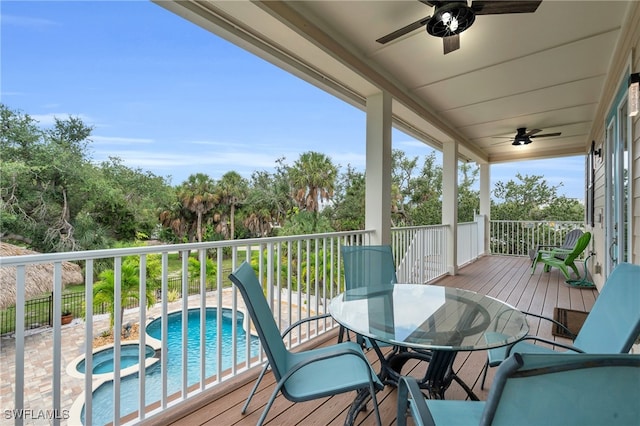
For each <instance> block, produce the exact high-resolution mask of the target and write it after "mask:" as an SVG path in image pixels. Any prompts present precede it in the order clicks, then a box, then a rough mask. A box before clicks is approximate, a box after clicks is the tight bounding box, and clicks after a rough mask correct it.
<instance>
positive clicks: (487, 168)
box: [480, 163, 491, 254]
mask: <svg viewBox="0 0 640 426" xmlns="http://www.w3.org/2000/svg"><path fill="white" fill-rule="evenodd" d="M480 214H481V215H482V216H483V217H484V254H491V245H490V244H489V243H490V237H491V165H490V164H488V163H483V164H480Z"/></svg>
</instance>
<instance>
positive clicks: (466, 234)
mask: <svg viewBox="0 0 640 426" xmlns="http://www.w3.org/2000/svg"><path fill="white" fill-rule="evenodd" d="M480 229H481V227H480V225H479V222H478V221H476V222H465V223H459V224H458V244H457V247H456V249H457V257H458V266H463V265H466V264H467V263H469V262H473V261H474V260H476V259H477V258H478V257H479V256H480V255H481V254H482V252H481V247H480V241H484V239H483V238H482V237H481V235H480V232H479V231H480Z"/></svg>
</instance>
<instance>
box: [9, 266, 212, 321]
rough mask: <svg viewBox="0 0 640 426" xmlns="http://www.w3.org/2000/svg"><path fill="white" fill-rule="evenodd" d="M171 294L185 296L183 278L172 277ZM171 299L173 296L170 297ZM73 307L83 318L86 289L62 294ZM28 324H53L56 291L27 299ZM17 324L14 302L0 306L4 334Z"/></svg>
mask: <svg viewBox="0 0 640 426" xmlns="http://www.w3.org/2000/svg"><path fill="white" fill-rule="evenodd" d="M206 289H207V291H211V290H214V289H215V284H213V283H211V284H210V283H207V286H206ZM187 293H188V295H192V294H199V293H200V280H199V279H193V280H189V282H188V285H187ZM168 297H169V298H170V299H171V298H174V297H175V298H176V299H180V298H182V279H181V278H169V280H168ZM157 299H158V301H160V300H161V299H162V294H161V292H160V291H158V297H157ZM170 301H171V300H170ZM137 307H138V301H137V300H135V299H130V300H128V301H127V302H126V303H125V309H130V308H137ZM65 311H70V312H71V314H72V315H73V317H74V318H83V317H84V312H85V297H84V292H78V293H64V294H63V295H62V312H63V313H64V312H65ZM108 312H109V311H108V306H107V304H105V303H103V304H101V305H99V306H94V308H93V313H94V315H100V314H106V313H108ZM24 324H25V329H27V330H29V329H34V328H40V327H52V326H53V293H51V294H50V295H48V296H44V297H39V298H37V299H31V300H27V301H26V302H25V306H24ZM15 328H16V308H15V306H12V307H10V308H8V309H4V310H0V334H8V333H12V332H14V331H15Z"/></svg>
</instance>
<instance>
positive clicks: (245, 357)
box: [0, 223, 479, 425]
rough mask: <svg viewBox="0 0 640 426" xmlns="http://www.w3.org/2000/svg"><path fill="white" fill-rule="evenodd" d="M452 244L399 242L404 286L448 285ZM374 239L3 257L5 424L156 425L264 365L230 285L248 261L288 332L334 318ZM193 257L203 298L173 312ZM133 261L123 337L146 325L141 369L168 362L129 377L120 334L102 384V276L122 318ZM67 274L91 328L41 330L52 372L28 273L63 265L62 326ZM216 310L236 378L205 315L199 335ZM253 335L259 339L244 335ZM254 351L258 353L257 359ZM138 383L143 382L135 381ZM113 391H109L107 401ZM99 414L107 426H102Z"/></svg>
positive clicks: (308, 333) (315, 330) (441, 234)
mask: <svg viewBox="0 0 640 426" xmlns="http://www.w3.org/2000/svg"><path fill="white" fill-rule="evenodd" d="M460 229H461V230H462V231H461V232H460V231H459V232H460V233H459V235H460V237H459V238H461V239H462V240H463V241H468V240H473V241H476V240H477V239H478V238H479V237H478V236H477V235H475V236H474V235H472V234H473V233H474V232H476V233H477V232H478V229H479V228H478V226H477V224H475V223H471V224H461V225H460ZM447 233H448V226H445V225H436V226H424V227H410V228H394V229H393V230H392V246H393V250H394V256H395V259H396V263H397V273H398V280H399V282H406V283H428V282H430V281H433V280H434V279H436V278H438V277H441V276H443V275H445V274H446V273H447V258H446V257H447ZM371 235H372V231H353V232H337V233H327V234H314V235H300V236H288V237H276V238H260V239H249V240H235V241H217V242H204V243H192V244H178V245H162V246H145V247H132V248H123V249H111V250H95V251H85V252H69V253H52V254H36V255H28V256H11V257H4V258H2V262H1V264H0V267H2V268H16V274H15V276H16V283H15V285H16V286H17V290H18V291H17V295H16V308H15V313H16V321H15V324H16V327H15V332H14V335H13V338H7V336H5V337H4V338H3V341H2V345H3V346H4V348H2V352H1V353H0V357H2V359H1V363H2V367H3V368H2V369H0V374H1V376H0V378H1V380H2V381H5V380H7V381H9V382H10V383H11V384H12V387H13V389H14V393H13V395H14V398H13V401H11V402H9V401H6V403H7V404H9V403H10V404H11V407H9V408H10V409H11V410H10V411H5V413H3V415H4V416H5V418H7V416H8V417H10V418H14V419H15V424H17V425H21V424H24V423H31V421H30V420H31V419H33V418H34V417H35V416H37V417H38V418H40V419H42V418H46V419H47V420H51V423H52V424H55V425H58V424H78V422H80V419H81V418H84V419H94V420H95V421H86V422H85V424H102V423H107V422H112V423H113V424H114V425H118V424H135V423H137V422H139V421H141V420H143V419H149V418H151V417H154V416H156V415H158V414H159V413H161V412H162V411H163V410H165V409H166V408H168V407H173V406H177V405H179V404H181V403H183V402H184V401H186V400H188V399H190V398H192V397H194V396H196V395H198V394H200V393H202V392H204V391H206V390H208V389H210V388H212V387H214V386H217V385H219V384H220V383H222V382H224V381H226V380H228V379H230V378H232V377H234V376H235V375H237V374H238V373H241V372H243V371H246V370H247V369H249V368H251V367H254V366H256V365H258V364H262V363H263V362H264V361H265V359H264V355H263V353H262V351H261V350H260V348H259V346H258V345H257V343H255V342H253V341H252V336H251V333H250V330H251V329H250V325H249V324H248V321H247V318H248V316H247V315H245V312H244V303H243V301H242V298H241V297H240V296H239V293H238V292H237V291H236V290H235V289H234V288H233V286H232V285H231V282H230V281H229V280H228V275H229V273H230V272H231V271H232V270H233V269H235V268H236V267H237V266H238V265H239V264H240V263H241V262H242V261H244V260H248V261H251V263H252V266H253V267H254V269H255V270H256V271H257V274H258V276H259V278H260V280H261V282H262V283H263V284H264V286H265V295H266V297H267V299H268V301H269V304H270V306H271V308H272V311H273V314H274V317H275V319H276V321H277V323H278V325H279V327H280V328H281V329H285V328H286V327H287V326H289V325H290V324H292V323H293V322H295V321H297V320H298V319H303V318H308V317H311V316H313V315H315V314H322V313H326V312H327V310H328V302H329V300H330V299H331V298H332V297H334V296H335V295H337V294H338V293H339V292H340V291H341V290H342V289H343V288H344V279H343V274H342V260H341V255H340V246H342V245H367V244H370V241H371ZM466 245H469V244H466ZM478 246H479V245H478V244H475V245H474V247H478ZM178 254H179V256H180V258H181V261H180V262H178V263H179V266H177V267H175V266H172V267H170V261H171V262H172V263H171V264H174V262H175V261H173V260H172V258H173V257H176V256H177V255H178ZM477 255H478V254H477V253H474V252H473V250H471V251H465V252H464V254H463V255H462V257H461V259H463V260H464V261H465V262H466V261H468V260H469V259H472V258H474V257H477ZM189 256H191V257H194V256H195V257H197V259H198V260H199V263H200V270H199V273H196V274H195V279H196V280H198V282H199V289H198V290H197V291H196V293H197V294H192V295H191V296H188V297H181V298H178V300H175V301H170V300H171V299H172V297H171V296H172V294H171V293H172V291H169V290H170V288H169V285H168V283H169V278H170V277H171V278H173V277H174V276H178V277H179V279H180V280H181V290H180V292H179V293H180V294H181V295H183V296H184V295H187V294H189V288H190V280H193V279H194V272H193V270H190V267H189V262H188V258H189ZM459 256H461V255H460V254H459ZM158 258H159V262H160V267H159V268H160V286H159V287H160V288H159V289H158V291H157V295H158V296H159V300H158V301H157V303H155V304H154V305H153V306H151V307H149V308H147V306H146V305H147V292H146V290H147V288H148V287H149V288H152V287H151V286H152V285H153V284H152V281H150V280H151V279H152V278H150V277H149V274H148V273H147V272H148V271H150V270H152V269H153V266H151V264H152V263H155V264H157V262H158ZM128 259H135V260H136V261H137V263H138V264H139V274H138V281H139V285H138V287H139V289H137V290H136V292H137V297H138V298H139V307H138V308H134V309H128V310H126V312H125V316H124V318H123V319H121V318H120V316H119V315H115V317H114V321H115V324H114V330H122V328H123V325H130V324H140V333H139V337H138V339H137V340H135V342H137V343H138V344H139V345H138V359H145V357H146V356H147V354H146V351H147V350H148V347H152V348H153V349H155V350H156V351H157V353H159V354H160V356H159V357H152V358H151V359H147V360H146V361H145V363H146V365H148V367H147V368H134V367H128V366H125V365H122V364H121V354H122V348H123V346H124V345H123V343H125V342H124V340H125V339H124V338H123V337H122V336H121V335H120V333H115V335H114V336H113V340H114V343H113V371H112V373H110V374H97V373H92V372H93V371H94V370H93V367H94V357H97V356H96V355H94V351H96V349H98V347H97V344H94V336H96V335H99V334H101V333H102V332H103V331H105V330H108V329H109V325H108V318H105V316H104V315H103V316H98V315H94V312H93V297H94V294H93V287H94V284H95V283H96V282H97V281H98V278H96V277H98V275H99V274H98V270H102V269H104V268H105V264H108V265H109V268H112V269H113V271H114V274H113V276H114V293H115V294H114V312H120V310H121V308H122V306H123V305H122V304H123V299H122V295H123V292H128V291H130V290H129V289H128V288H127V283H123V278H122V277H123V265H125V264H126V261H127V260H128ZM207 259H209V263H208V262H207ZM64 262H74V263H77V264H80V265H82V266H83V273H84V276H85V283H84V285H85V292H84V293H85V305H84V308H83V311H84V318H85V319H86V318H91V319H92V320H91V321H86V320H85V321H81V320H78V321H76V323H75V324H74V325H71V326H64V327H63V326H62V325H61V324H60V322H59V321H54V322H53V326H52V327H50V328H46V329H44V331H43V330H42V329H40V330H39V331H41V332H40V333H39V334H38V335H37V336H39V337H38V339H39V340H38V342H39V343H38V344H40V346H41V347H44V348H46V352H44V353H42V351H41V350H39V351H41V353H39V354H38V355H39V357H41V358H45V359H46V363H45V364H46V365H45V366H44V367H43V366H42V365H39V364H36V360H35V357H33V358H32V357H30V356H29V353H32V351H33V349H32V346H33V343H34V338H35V336H36V334H34V335H32V334H33V332H32V330H29V329H28V328H27V324H26V322H25V286H26V285H28V283H27V280H28V275H29V274H28V273H27V272H28V271H29V268H33V267H35V266H37V265H42V264H53V265H54V268H53V273H52V276H51V281H52V283H53V297H52V299H53V308H52V312H53V318H59V317H60V314H61V312H62V309H63V306H62V302H61V300H62V299H61V294H62V290H63V285H62V269H63V268H62V265H63V263H64ZM211 262H213V263H211ZM207 265H209V266H207ZM123 284H124V285H123ZM192 286H193V283H191V287H192ZM192 293H193V291H192ZM174 297H175V296H174ZM125 301H126V299H125ZM211 308H214V309H215V316H216V319H217V322H216V324H217V325H216V328H217V333H216V334H217V337H215V339H214V340H215V345H214V346H215V347H216V348H225V349H230V351H229V352H230V355H229V356H230V357H231V362H230V364H229V365H226V366H225V365H224V364H223V359H222V355H221V352H222V351H217V352H216V353H215V354H214V355H211V354H210V353H208V352H207V351H208V350H209V349H207V346H206V345H207V337H206V336H205V329H206V328H207V326H206V321H207V320H206V315H200V314H198V315H197V322H199V324H200V327H199V332H196V333H194V332H191V333H189V330H190V329H189V327H190V326H189V322H188V317H189V312H190V310H193V309H195V310H198V311H199V312H200V313H204V312H206V310H208V309H211ZM173 312H176V313H175V314H174V313H173ZM223 312H227V313H223ZM228 316H230V317H231V338H230V340H229V341H227V340H223V332H222V325H221V323H222V321H223V317H228ZM170 317H171V318H174V317H175V318H180V320H181V324H182V325H181V333H180V336H181V337H180V338H179V339H178V340H180V342H179V343H181V344H180V345H179V346H180V347H181V349H173V348H169V346H168V345H169V344H168V331H167V330H168V329H169V318H170ZM151 319H155V321H156V322H157V321H160V329H161V336H160V338H159V339H155V338H152V337H151V336H149V335H147V334H146V333H145V330H146V325H147V323H148V322H149V321H150V320H151ZM243 319H244V322H243V321H242V320H243ZM238 321H240V325H238ZM335 326H336V324H335V323H333V322H332V321H330V320H327V321H324V322H323V321H312V322H307V323H305V325H304V326H303V327H301V328H300V329H299V330H298V331H297V332H296V333H291V334H290V335H289V338H288V341H287V342H286V343H287V344H288V345H289V346H290V347H295V346H297V345H299V344H301V343H303V342H305V341H307V340H309V339H312V338H314V337H316V336H318V335H320V334H322V333H324V332H326V331H328V330H331V329H333V327H335ZM247 330H248V331H249V332H248V333H245V331H247ZM193 334H196V335H199V343H197V348H196V350H195V352H193V353H191V352H188V350H187V347H188V341H187V335H193ZM240 336H244V337H240ZM212 339H213V338H209V340H212ZM225 339H226V338H225ZM43 342H44V343H43ZM126 343H127V344H129V343H131V342H130V341H127V342H126ZM11 345H14V347H15V352H14V351H12V350H10V346H11ZM256 347H257V350H256V351H254V349H255V348H256ZM127 350H129V349H128V348H127ZM169 351H178V361H177V362H178V366H177V371H178V373H177V376H176V377H174V376H171V377H169V376H170V375H172V374H173V373H172V371H174V370H173V369H174V367H175V366H173V367H172V365H171V362H172V361H171V359H172V358H170V356H167V355H166V354H167V353H170V354H173V353H175V352H169ZM211 357H214V358H216V359H217V362H216V366H215V368H214V370H213V371H209V370H207V367H206V365H207V362H208V361H209V358H211ZM156 358H159V360H158V359H156ZM79 359H83V360H84V366H85V369H84V370H85V371H86V372H87V373H85V374H80V373H79V372H78V371H76V370H75V364H76V363H77V362H78V360H79ZM97 363H98V362H97V361H96V364H97ZM192 363H195V364H197V367H196V370H197V373H196V376H197V377H196V379H192V378H191V376H190V374H191V373H190V372H189V371H190V370H189V366H188V364H192ZM42 368H45V370H46V371H38V372H37V374H36V375H37V377H36V378H35V379H34V370H40V369H42ZM154 369H155V370H154ZM134 376H135V377H136V378H135V379H132V377H134ZM158 377H159V378H158ZM134 380H135V382H133V381H134ZM132 383H133V384H132ZM131 386H133V387H134V389H135V396H134V397H122V398H123V399H122V400H121V398H120V395H121V394H123V395H125V394H126V393H127V392H128V389H130V388H131ZM45 388H47V389H50V391H49V392H42V391H41V389H45ZM104 389H107V390H106V391H103V390H104ZM151 390H153V392H155V393H154V396H153V397H149V396H148V392H147V391H151ZM105 393H106V394H108V395H110V398H111V399H110V400H109V401H108V402H106V403H105V402H104V401H101V400H99V398H101V397H102V395H103V394H105ZM95 395H97V396H95ZM94 398H97V399H98V400H94ZM150 398H151V399H150ZM131 400H135V402H134V403H133V408H132V406H131V405H130V403H131V402H132V401H131ZM105 407H107V409H108V412H107V414H106V418H107V419H106V420H104V419H103V417H104V416H105V414H104V412H103V409H104V408H105ZM3 408H5V407H3ZM98 412H100V416H102V417H100V418H101V419H102V420H96V418H97V416H98V414H97V413H98ZM6 413H9V414H8V415H7V414H6Z"/></svg>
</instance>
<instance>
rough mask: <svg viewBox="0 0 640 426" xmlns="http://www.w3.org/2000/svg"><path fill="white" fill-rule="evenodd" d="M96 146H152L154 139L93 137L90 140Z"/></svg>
mask: <svg viewBox="0 0 640 426" xmlns="http://www.w3.org/2000/svg"><path fill="white" fill-rule="evenodd" d="M90 139H91V140H92V141H93V143H94V144H96V145H103V144H109V145H132V144H150V143H153V139H148V138H125V137H118V136H91V138H90Z"/></svg>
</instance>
